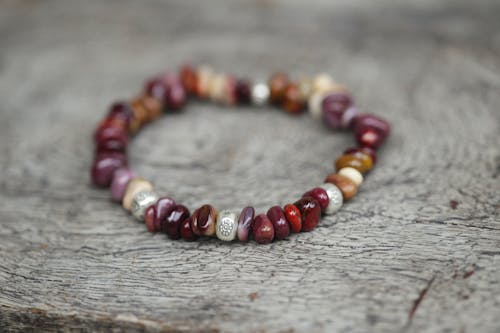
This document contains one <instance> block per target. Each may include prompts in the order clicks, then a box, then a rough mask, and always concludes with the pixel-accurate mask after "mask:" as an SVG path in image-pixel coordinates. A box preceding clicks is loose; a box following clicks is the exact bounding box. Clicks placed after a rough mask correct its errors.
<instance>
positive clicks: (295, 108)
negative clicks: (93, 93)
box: [283, 83, 304, 114]
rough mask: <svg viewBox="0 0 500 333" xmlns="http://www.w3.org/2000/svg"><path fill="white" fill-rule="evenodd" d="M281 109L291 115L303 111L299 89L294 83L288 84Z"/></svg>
mask: <svg viewBox="0 0 500 333" xmlns="http://www.w3.org/2000/svg"><path fill="white" fill-rule="evenodd" d="M283 108H284V109H285V111H287V112H288V113H292V114H297V113H300V112H302V111H303V110H304V101H303V99H302V95H301V92H300V89H299V87H298V86H297V85H296V84H295V83H289V84H288V85H287V86H286V88H285V93H284V97H283Z"/></svg>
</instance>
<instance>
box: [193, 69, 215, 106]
mask: <svg viewBox="0 0 500 333" xmlns="http://www.w3.org/2000/svg"><path fill="white" fill-rule="evenodd" d="M196 76H197V78H198V80H197V82H196V83H197V85H196V95H197V96H198V97H200V98H207V97H208V89H209V84H210V80H211V79H212V77H213V76H214V71H213V69H212V68H211V67H209V66H205V65H203V66H200V67H199V68H198V70H197V72H196Z"/></svg>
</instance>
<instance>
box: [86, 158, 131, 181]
mask: <svg viewBox="0 0 500 333" xmlns="http://www.w3.org/2000/svg"><path fill="white" fill-rule="evenodd" d="M126 165H127V158H126V156H125V154H122V153H101V154H98V155H97V156H96V158H95V160H94V163H93V165H92V168H91V172H90V173H91V179H92V183H94V185H97V186H100V187H108V186H109V185H110V184H111V180H112V178H113V173H114V172H115V170H116V169H118V168H121V167H123V166H126Z"/></svg>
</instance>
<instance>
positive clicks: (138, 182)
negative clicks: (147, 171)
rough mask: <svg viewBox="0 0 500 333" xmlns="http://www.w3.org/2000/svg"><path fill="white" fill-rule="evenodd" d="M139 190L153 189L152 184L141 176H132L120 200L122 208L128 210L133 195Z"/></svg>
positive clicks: (130, 206)
mask: <svg viewBox="0 0 500 333" xmlns="http://www.w3.org/2000/svg"><path fill="white" fill-rule="evenodd" d="M141 191H153V184H151V183H150V182H149V181H147V180H146V179H144V178H141V177H136V178H133V179H132V180H131V181H130V182H129V183H128V185H127V188H126V189H125V195H124V196H123V201H122V205H123V208H125V209H126V210H128V211H130V209H131V208H132V200H133V199H134V196H135V195H136V194H137V193H138V192H141Z"/></svg>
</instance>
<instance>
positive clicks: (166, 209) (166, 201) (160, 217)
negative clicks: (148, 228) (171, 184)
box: [153, 197, 177, 232]
mask: <svg viewBox="0 0 500 333" xmlns="http://www.w3.org/2000/svg"><path fill="white" fill-rule="evenodd" d="M176 206H177V204H176V202H175V200H174V199H173V198H171V197H161V198H159V199H158V201H157V202H156V216H155V219H154V224H153V228H154V231H156V232H160V231H162V230H163V223H164V222H165V219H166V218H167V217H168V216H169V215H170V213H171V212H172V211H173V210H174V208H175V207H176Z"/></svg>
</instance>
